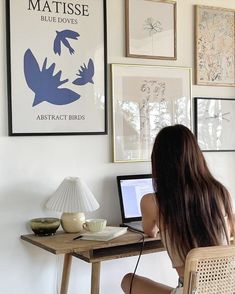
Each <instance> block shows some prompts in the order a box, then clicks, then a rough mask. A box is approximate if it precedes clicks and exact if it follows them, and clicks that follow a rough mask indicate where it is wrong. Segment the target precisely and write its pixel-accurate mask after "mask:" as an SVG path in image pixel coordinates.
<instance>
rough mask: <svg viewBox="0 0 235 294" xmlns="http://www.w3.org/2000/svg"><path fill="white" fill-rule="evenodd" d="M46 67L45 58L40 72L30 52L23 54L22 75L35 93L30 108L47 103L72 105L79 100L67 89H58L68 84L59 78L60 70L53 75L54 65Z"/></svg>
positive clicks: (66, 80) (75, 94) (76, 94)
mask: <svg viewBox="0 0 235 294" xmlns="http://www.w3.org/2000/svg"><path fill="white" fill-rule="evenodd" d="M46 67H47V58H45V60H44V62H43V66H42V70H40V67H39V65H38V62H37V60H36V58H35V57H34V55H33V53H32V51H31V50H30V49H27V50H26V52H25V54H24V75H25V80H26V82H27V85H28V87H29V88H30V89H31V90H32V91H33V92H34V93H35V97H34V101H33V105H32V106H36V105H37V104H39V103H41V102H43V101H47V102H49V103H51V104H54V105H65V104H69V103H72V102H74V101H76V100H78V99H79V98H80V95H79V94H78V93H76V92H74V91H72V90H70V89H67V88H59V87H60V86H61V85H62V84H64V83H66V82H68V79H65V80H63V81H61V80H60V78H61V70H60V71H59V72H58V73H57V74H55V75H53V73H54V69H55V63H53V64H52V65H51V66H49V67H48V68H46Z"/></svg>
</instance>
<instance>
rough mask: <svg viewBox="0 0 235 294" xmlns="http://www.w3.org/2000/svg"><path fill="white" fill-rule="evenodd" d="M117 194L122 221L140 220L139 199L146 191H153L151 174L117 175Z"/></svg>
mask: <svg viewBox="0 0 235 294" xmlns="http://www.w3.org/2000/svg"><path fill="white" fill-rule="evenodd" d="M117 184H118V194H119V201H120V207H121V214H122V222H123V223H127V222H131V221H140V220H141V211H140V201H141V198H142V197H143V196H144V195H145V194H148V193H153V192H154V190H153V185H152V175H150V174H144V175H127V176H118V177H117Z"/></svg>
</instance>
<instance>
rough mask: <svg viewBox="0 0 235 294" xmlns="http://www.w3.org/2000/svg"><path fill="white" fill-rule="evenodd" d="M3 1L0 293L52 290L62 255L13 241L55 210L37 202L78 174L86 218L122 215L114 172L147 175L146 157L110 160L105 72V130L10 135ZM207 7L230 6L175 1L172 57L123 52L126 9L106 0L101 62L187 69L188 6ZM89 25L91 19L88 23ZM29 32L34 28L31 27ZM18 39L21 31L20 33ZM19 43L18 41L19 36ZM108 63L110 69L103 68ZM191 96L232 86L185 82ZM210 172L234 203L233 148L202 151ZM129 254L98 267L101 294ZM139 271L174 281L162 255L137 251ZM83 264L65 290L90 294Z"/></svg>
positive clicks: (118, 0)
mask: <svg viewBox="0 0 235 294" xmlns="http://www.w3.org/2000/svg"><path fill="white" fill-rule="evenodd" d="M4 2H5V1H1V2H0V24H1V26H0V27H1V29H0V71H1V73H0V162H1V164H0V216H1V222H0V233H1V242H0V252H1V262H0V293H3V294H13V293H16V292H17V293H18V294H31V293H34V294H42V293H43V294H56V293H59V292H58V287H59V283H60V275H61V270H62V261H63V260H62V258H61V257H58V256H55V255H53V254H50V253H48V252H44V251H43V250H41V249H39V248H36V247H34V246H32V245H30V244H27V243H25V242H24V241H22V240H20V235H21V234H26V233H30V232H31V231H30V228H29V226H28V221H29V220H30V219H31V218H34V217H41V216H58V214H56V213H52V212H49V211H47V210H46V209H45V208H44V207H43V205H44V202H45V201H46V199H48V197H49V195H50V194H51V193H52V192H53V191H54V190H55V189H56V188H57V186H58V185H59V184H60V182H61V181H62V180H63V178H64V177H66V176H79V177H82V178H83V179H84V180H85V181H86V183H87V184H88V186H89V187H90V188H91V190H92V191H93V193H94V195H95V196H96V198H97V200H98V202H99V203H100V206H101V207H100V209H98V210H97V211H95V212H93V213H89V214H87V217H90V216H92V217H104V218H107V220H108V223H109V224H118V223H120V221H121V215H120V210H119V209H118V207H119V203H118V196H117V187H116V179H115V177H116V176H117V175H121V174H133V173H149V172H150V163H149V162H135V163H113V162H112V154H113V150H112V127H111V117H112V113H111V86H110V85H111V84H110V72H109V73H108V97H107V98H108V135H98V136H95V135H89V136H46V137H44V136H42V137H35V136H29V137H9V136H8V107H7V83H8V78H7V69H6V50H7V49H6V43H5V38H6V32H5V4H4ZM195 4H202V5H213V6H219V7H227V8H232V9H235V2H234V1H229V0H227V1H224V0H207V1H199V0H198V1H190V0H178V1H177V5H178V9H177V28H178V33H177V52H178V57H177V60H175V61H169V60H168V61H164V60H152V59H151V60H150V59H148V60H147V59H139V58H138V59H136V58H127V57H125V38H124V32H125V25H124V24H125V11H124V1H123V0H115V1H114V0H107V41H108V46H107V52H108V64H111V63H124V64H126V63H128V64H151V65H169V66H185V67H192V68H194V20H193V5H195ZM94 27H95V24H94ZM35 30H36V28H35ZM22 39H23V34H22ZM22 42H23V41H22ZM108 68H109V67H108ZM192 96H193V97H220V98H234V97H235V90H234V88H233V87H211V86H196V85H193V87H192ZM205 157H206V159H207V162H208V164H209V166H210V168H211V170H212V172H213V174H214V175H215V176H216V177H217V178H218V179H219V180H221V181H222V182H223V183H224V184H225V185H226V186H227V187H228V189H229V191H230V192H231V195H232V197H233V200H234V202H235V181H234V177H235V171H234V166H235V155H234V152H220V153H219V152H213V153H205ZM136 261H137V258H136V257H130V258H126V259H122V260H116V261H108V262H105V263H103V264H102V267H101V293H104V294H108V293H113V294H120V293H121V290H120V281H121V278H122V276H123V275H124V274H125V273H126V272H130V271H133V269H134V267H135V263H136ZM138 273H139V274H143V275H146V276H149V277H151V278H154V279H156V280H158V281H160V282H163V283H168V284H169V285H172V286H174V285H175V284H176V280H177V276H176V273H175V272H174V270H173V269H172V268H171V264H170V260H169V258H168V257H167V255H166V253H165V252H163V253H157V254H152V255H148V256H143V257H142V259H141V262H140V264H139V269H138ZM89 283H90V265H89V264H86V263H84V262H83V261H80V260H76V259H74V260H73V264H72V271H71V279H70V285H69V293H70V294H75V293H78V292H79V291H80V292H79V293H84V294H86V293H89Z"/></svg>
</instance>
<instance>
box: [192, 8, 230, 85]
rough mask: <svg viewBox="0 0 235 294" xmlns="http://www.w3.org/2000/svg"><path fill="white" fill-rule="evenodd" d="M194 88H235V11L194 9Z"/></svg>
mask: <svg viewBox="0 0 235 294" xmlns="http://www.w3.org/2000/svg"><path fill="white" fill-rule="evenodd" d="M195 42H196V43H195V51H196V52H195V56H196V62H195V63H196V73H195V76H196V84H198V85H210V86H235V63H234V56H235V10H231V9H225V8H218V7H210V6H197V5H196V6H195Z"/></svg>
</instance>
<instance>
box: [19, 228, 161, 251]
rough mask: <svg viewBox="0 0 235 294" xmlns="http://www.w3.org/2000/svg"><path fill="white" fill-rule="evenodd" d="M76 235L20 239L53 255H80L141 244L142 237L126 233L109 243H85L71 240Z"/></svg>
mask: <svg viewBox="0 0 235 294" xmlns="http://www.w3.org/2000/svg"><path fill="white" fill-rule="evenodd" d="M76 236H78V234H77V233H76V234H73V233H72V234H71V233H64V232H63V231H58V232H57V233H56V234H55V235H53V236H43V237H40V236H36V235H34V234H29V235H22V236H21V239H23V240H25V241H27V242H29V243H32V244H33V245H36V246H38V247H40V248H42V249H44V250H47V251H49V252H51V253H54V254H66V253H80V252H85V251H86V252H87V251H90V250H95V249H102V248H108V247H116V246H122V245H128V244H135V243H141V242H142V237H141V236H140V234H137V233H133V232H130V231H127V233H126V234H124V235H122V236H120V237H117V238H115V239H112V240H110V241H87V240H81V239H78V240H73V238H75V237H76ZM151 241H156V242H159V243H160V236H157V237H156V238H149V237H147V236H146V238H145V242H151Z"/></svg>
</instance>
